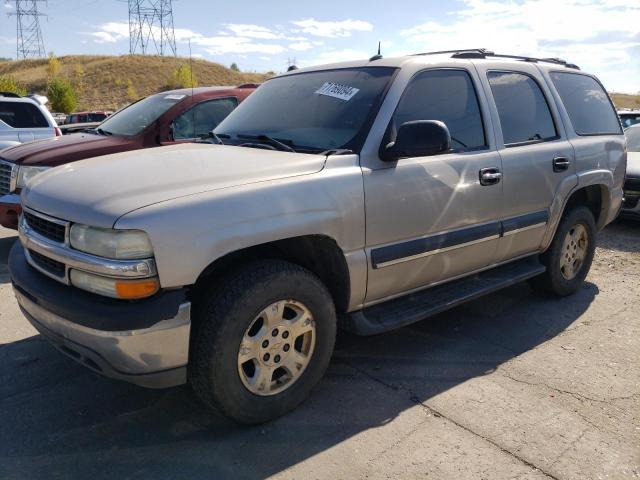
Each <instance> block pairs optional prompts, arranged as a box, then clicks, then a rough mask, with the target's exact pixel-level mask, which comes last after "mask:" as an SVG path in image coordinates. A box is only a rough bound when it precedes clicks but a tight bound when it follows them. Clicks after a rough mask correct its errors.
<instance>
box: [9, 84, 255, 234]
mask: <svg viewBox="0 0 640 480" xmlns="http://www.w3.org/2000/svg"><path fill="white" fill-rule="evenodd" d="M254 90H255V85H244V86H240V87H201V88H196V89H193V91H192V90H191V89H181V90H172V91H169V92H163V93H158V94H156V95H151V96H149V97H147V98H145V99H143V100H140V101H138V102H136V103H134V104H132V105H130V106H129V107H127V108H125V109H123V110H120V111H119V112H117V113H116V114H115V115H113V116H111V117H109V118H108V119H107V120H105V121H104V122H103V123H101V124H100V125H99V128H97V129H89V131H88V132H85V133H76V134H74V135H65V136H63V137H57V138H55V139H51V140H49V141H42V142H36V143H32V144H29V145H19V146H16V147H13V148H9V149H7V150H4V151H2V152H0V225H2V226H4V227H7V228H14V229H15V228H17V227H18V217H19V215H20V212H21V209H20V195H19V194H20V189H21V188H22V187H23V186H24V184H25V182H26V181H27V180H28V179H29V178H31V177H32V176H34V175H37V174H38V173H40V172H42V171H44V170H47V169H48V168H50V167H54V166H57V165H62V164H65V163H70V162H75V161H78V160H82V159H84V158H89V157H97V156H100V155H108V154H111V153H116V152H124V151H128V150H138V149H141V148H150V147H158V146H162V145H171V144H173V143H180V142H191V141H193V140H195V139H196V138H198V137H199V136H201V135H206V134H207V132H209V131H210V130H212V129H213V128H214V127H215V126H216V125H217V124H218V123H220V121H222V119H224V117H226V116H227V115H228V114H229V113H230V112H231V111H232V110H233V109H234V108H235V107H236V106H237V105H238V103H239V102H242V101H243V100H244V99H245V98H246V97H247V96H248V95H249V94H250V93H251V92H253V91H254Z"/></svg>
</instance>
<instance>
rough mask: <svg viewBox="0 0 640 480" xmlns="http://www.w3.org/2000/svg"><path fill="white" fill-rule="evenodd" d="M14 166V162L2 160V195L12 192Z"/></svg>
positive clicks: (0, 176) (0, 182)
mask: <svg viewBox="0 0 640 480" xmlns="http://www.w3.org/2000/svg"><path fill="white" fill-rule="evenodd" d="M13 167H14V165H13V164H12V163H8V162H3V161H2V160H0V195H6V194H8V193H9V192H11V171H12V170H13Z"/></svg>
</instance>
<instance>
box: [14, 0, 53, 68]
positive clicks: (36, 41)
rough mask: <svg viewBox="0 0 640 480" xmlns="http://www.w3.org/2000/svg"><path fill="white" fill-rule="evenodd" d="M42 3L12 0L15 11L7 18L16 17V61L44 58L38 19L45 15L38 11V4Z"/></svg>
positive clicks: (38, 0)
mask: <svg viewBox="0 0 640 480" xmlns="http://www.w3.org/2000/svg"><path fill="white" fill-rule="evenodd" d="M44 1H45V0H13V3H15V6H16V11H15V12H12V13H10V14H9V16H10V17H16V39H17V46H16V58H17V59H18V60H25V59H27V58H41V57H45V56H46V53H45V49H44V42H43V41H42V31H41V30H40V17H44V16H45V14H44V13H40V12H39V11H38V3H40V2H44Z"/></svg>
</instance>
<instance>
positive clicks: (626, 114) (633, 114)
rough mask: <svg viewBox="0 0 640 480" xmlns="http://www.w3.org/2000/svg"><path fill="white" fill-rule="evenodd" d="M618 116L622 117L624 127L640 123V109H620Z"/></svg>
mask: <svg viewBox="0 0 640 480" xmlns="http://www.w3.org/2000/svg"><path fill="white" fill-rule="evenodd" d="M618 116H619V117H620V121H621V122H622V127H623V128H627V127H630V126H631V125H636V124H637V123H640V109H624V110H618Z"/></svg>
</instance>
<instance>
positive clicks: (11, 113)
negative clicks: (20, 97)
mask: <svg viewBox="0 0 640 480" xmlns="http://www.w3.org/2000/svg"><path fill="white" fill-rule="evenodd" d="M0 120H2V121H3V122H4V123H6V124H7V125H9V126H10V127H13V128H47V127H48V126H49V123H48V122H47V119H46V118H45V117H44V115H42V112H40V110H38V107H36V106H35V105H33V104H32V103H29V102H0Z"/></svg>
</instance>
